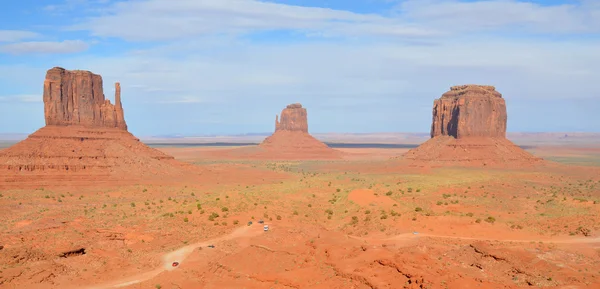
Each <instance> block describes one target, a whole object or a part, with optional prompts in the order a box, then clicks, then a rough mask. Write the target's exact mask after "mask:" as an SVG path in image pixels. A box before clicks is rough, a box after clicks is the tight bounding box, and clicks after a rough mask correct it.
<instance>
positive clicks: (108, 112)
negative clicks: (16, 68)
mask: <svg viewBox="0 0 600 289" xmlns="http://www.w3.org/2000/svg"><path fill="white" fill-rule="evenodd" d="M115 90H116V92H115V105H112V104H111V103H110V101H108V100H106V99H105V98H104V94H103V92H102V91H103V90H102V77H101V76H100V75H96V74H93V73H91V72H89V71H79V70H76V71H68V70H65V69H63V68H58V67H55V68H52V69H50V70H48V73H47V74H46V80H45V82H44V113H45V116H46V126H45V127H43V128H41V129H39V130H38V131H36V132H34V133H33V134H31V135H29V136H28V137H27V139H25V140H23V141H21V142H19V143H17V144H15V145H13V146H11V147H10V148H7V149H4V150H2V151H0V188H2V187H4V186H9V185H13V184H19V186H22V185H23V184H25V183H27V184H36V185H37V184H47V183H57V182H60V183H64V182H70V183H71V182H81V183H85V184H94V183H95V182H98V181H100V180H102V181H125V180H134V181H138V180H140V178H141V179H150V178H151V179H161V178H166V179H170V180H173V179H178V178H179V177H189V176H191V175H190V172H191V173H193V172H194V171H196V170H197V167H195V166H193V165H191V164H184V163H180V162H178V161H176V160H174V158H173V157H172V156H169V155H166V154H164V153H162V152H161V151H159V150H156V149H154V148H151V147H148V146H146V145H145V144H143V143H142V142H140V140H139V139H137V138H136V137H135V136H133V135H132V134H131V133H129V132H128V131H127V125H126V124H125V118H124V114H123V107H122V105H121V87H120V85H119V83H117V84H116V85H115Z"/></svg>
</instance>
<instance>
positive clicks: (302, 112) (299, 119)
mask: <svg viewBox="0 0 600 289" xmlns="http://www.w3.org/2000/svg"><path fill="white" fill-rule="evenodd" d="M280 130H285V131H301V132H305V133H308V116H307V113H306V108H303V107H302V104H299V103H294V104H290V105H288V106H287V107H286V108H285V109H283V110H282V111H281V122H280V121H279V116H278V115H276V116H275V132H277V131H280Z"/></svg>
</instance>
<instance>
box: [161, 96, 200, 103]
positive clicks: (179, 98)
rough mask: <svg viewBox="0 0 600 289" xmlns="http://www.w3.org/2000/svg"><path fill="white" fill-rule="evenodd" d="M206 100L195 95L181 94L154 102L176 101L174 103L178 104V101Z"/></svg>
mask: <svg viewBox="0 0 600 289" xmlns="http://www.w3.org/2000/svg"><path fill="white" fill-rule="evenodd" d="M202 102H205V101H204V100H203V99H202V98H200V97H194V96H179V97H169V98H168V99H164V100H158V101H155V102H154V103H165V104H167V103H174V104H178V103H202Z"/></svg>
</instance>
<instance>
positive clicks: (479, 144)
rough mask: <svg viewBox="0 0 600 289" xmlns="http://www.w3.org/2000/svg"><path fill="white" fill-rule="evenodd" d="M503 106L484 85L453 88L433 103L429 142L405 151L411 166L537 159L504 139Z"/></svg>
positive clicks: (531, 161) (526, 162)
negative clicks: (411, 163) (411, 162)
mask: <svg viewBox="0 0 600 289" xmlns="http://www.w3.org/2000/svg"><path fill="white" fill-rule="evenodd" d="M507 119H508V118H507V113H506V103H505V100H504V98H502V94H500V93H499V92H498V91H496V88H495V87H493V86H488V85H460V86H453V87H451V88H450V91H448V92H446V93H444V94H443V95H442V97H441V98H439V99H436V100H435V101H434V102H433V120H432V124H431V139H429V140H428V141H426V142H425V143H423V144H421V145H420V146H419V147H417V148H415V149H412V150H410V151H408V152H407V153H406V154H405V155H404V158H405V159H408V160H411V161H414V163H413V164H414V165H417V166H418V165H459V166H529V165H534V164H541V163H542V159H540V158H537V157H535V156H533V155H531V154H530V153H528V152H526V151H525V150H523V149H521V148H520V147H518V146H517V145H515V144H514V143H512V142H511V141H509V140H508V139H507V138H506V123H507Z"/></svg>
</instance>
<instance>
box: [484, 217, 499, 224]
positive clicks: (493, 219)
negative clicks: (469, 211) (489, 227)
mask: <svg viewBox="0 0 600 289" xmlns="http://www.w3.org/2000/svg"><path fill="white" fill-rule="evenodd" d="M485 221H486V222H488V223H490V224H493V223H494V222H496V218H494V217H492V216H489V217H487V218H486V219H485Z"/></svg>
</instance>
